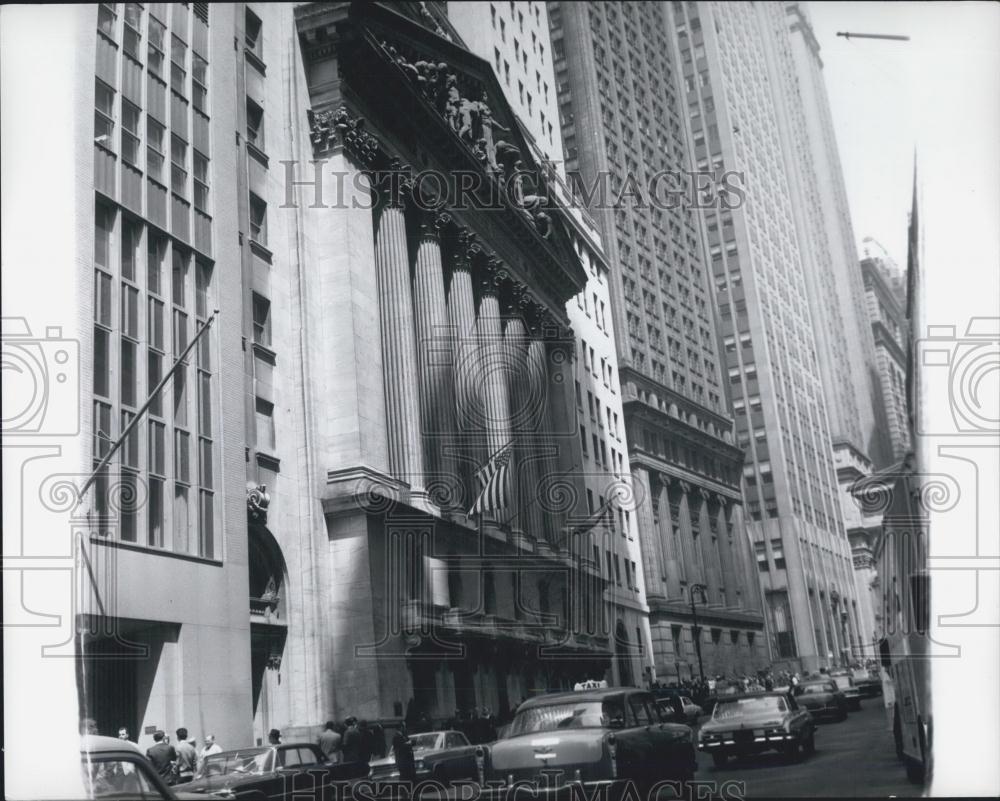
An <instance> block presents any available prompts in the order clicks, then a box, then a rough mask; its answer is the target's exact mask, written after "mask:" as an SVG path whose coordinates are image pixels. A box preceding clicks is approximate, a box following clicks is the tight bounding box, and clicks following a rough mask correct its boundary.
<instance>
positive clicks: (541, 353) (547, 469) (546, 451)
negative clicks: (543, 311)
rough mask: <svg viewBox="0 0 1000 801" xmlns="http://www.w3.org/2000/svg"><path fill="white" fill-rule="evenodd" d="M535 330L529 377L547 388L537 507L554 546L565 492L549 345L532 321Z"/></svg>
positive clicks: (539, 438)
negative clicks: (554, 420)
mask: <svg viewBox="0 0 1000 801" xmlns="http://www.w3.org/2000/svg"><path fill="white" fill-rule="evenodd" d="M532 329H533V330H532V332H531V338H530V339H529V340H528V353H527V365H528V375H529V376H531V380H532V381H537V382H538V385H539V386H540V387H543V390H542V392H541V395H540V397H539V399H538V403H539V407H540V408H539V419H538V427H537V433H536V436H535V441H534V447H535V455H536V457H537V461H536V463H535V470H536V476H537V478H538V486H537V488H536V489H535V492H536V493H537V494H538V496H539V500H538V501H537V503H535V504H534V506H535V507H536V508H537V511H538V514H539V516H540V518H541V526H542V528H541V531H542V532H543V533H544V536H545V540H546V541H547V542H550V543H554V542H556V540H557V539H558V536H559V530H560V527H561V520H562V519H563V518H564V513H563V512H558V511H556V510H555V509H553V506H554V505H558V503H559V500H561V497H562V496H563V495H564V494H565V493H563V492H562V491H561V490H560V489H559V487H558V481H559V479H560V476H559V468H558V466H557V462H556V456H555V454H556V446H555V442H554V438H553V437H552V424H551V421H550V416H549V406H550V399H549V392H550V391H551V387H550V383H549V374H548V356H547V354H546V352H545V343H544V342H543V341H542V340H541V339H540V338H539V331H538V327H537V320H535V321H532Z"/></svg>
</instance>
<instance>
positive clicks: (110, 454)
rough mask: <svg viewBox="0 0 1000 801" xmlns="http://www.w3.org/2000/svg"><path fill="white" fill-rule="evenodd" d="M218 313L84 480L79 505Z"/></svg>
mask: <svg viewBox="0 0 1000 801" xmlns="http://www.w3.org/2000/svg"><path fill="white" fill-rule="evenodd" d="M218 313H219V310H218V309H216V310H215V311H213V312H212V316H211V317H209V318H208V319H207V320H205V322H204V323H202V325H201V328H200V329H198V333H197V334H195V335H194V338H193V339H192V340H191V341H190V342H189V343H188V346H187V347H186V348H184V352H183V353H182V354H181V355H180V356H178V357H177V361H175V362H174V365H173V367H171V368H170V369H169V370H168V371H167V374H166V375H165V376H163V378H161V379H160V383H158V384H157V385H156V388H155V389H154V390H153V391H152V392H151V393H150V395H149V397H148V398H146V402H145V403H144V404H142V408H140V409H139V411H137V412H136V413H135V415H134V416H133V417H132V419H131V421H129V424H128V425H127V426H125V430H124V431H122V433H121V436H119V437H118V439H117V440H116V441H115V443H114V445H112V446H111V450H109V451H108V452H107V454H106V455H105V457H104V458H103V459H101V462H100V464H98V465H97V467H95V468H94V471H93V472H92V473H91V474H90V476H89V477H88V478H87V480H86V481H85V482H84V484H83V487H82V488H81V490H80V495H79V497H78V498H77V504H78V505H79V504H81V503H83V499H84V498H85V497H86V495H87V490H89V489H90V488H91V486H92V485H93V483H94V482H95V481H96V480H97V476H98V475H99V474H100V472H101V471H102V470H103V469H104V468H105V467H107V465H108V462H110V461H111V457H113V456H114V455H115V453H116V452H117V451H118V449H119V448H120V447H121V446H122V444H123V443H124V442H125V439H126V438H127V437H128V435H129V434H131V433H132V429H134V428H135V427H136V426H137V425H138V424H139V421H140V420H141V419H142V416H143V415H144V414H145V413H146V410H147V409H148V408H149V407H150V405H151V404H152V403H153V400H154V399H155V398H156V396H157V395H159V394H160V392H161V391H162V390H163V387H164V386H166V383H167V381H168V380H170V378H171V377H172V376H173V374H174V373H175V372H176V370H177V368H178V367H180V365H182V364H183V363H184V360H185V359H186V358H187V357H188V354H189V353H190V352H191V351H192V350H193V349H194V346H195V345H196V344H198V340H199V339H201V335H202V334H204V333H205V332H206V331H207V330H208V327H209V326H210V325H211V324H212V322H213V321H214V320H215V316H216V315H217V314H218Z"/></svg>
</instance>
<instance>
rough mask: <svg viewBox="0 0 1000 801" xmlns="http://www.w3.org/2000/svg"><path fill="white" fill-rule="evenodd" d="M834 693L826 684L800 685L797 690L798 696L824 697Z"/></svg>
mask: <svg viewBox="0 0 1000 801" xmlns="http://www.w3.org/2000/svg"><path fill="white" fill-rule="evenodd" d="M829 692H833V688H832V687H831V686H830V685H829V684H826V683H823V684H800V685H799V686H798V687H796V688H795V694H796V695H822V694H823V693H829Z"/></svg>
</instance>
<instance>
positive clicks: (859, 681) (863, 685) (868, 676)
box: [851, 668, 882, 698]
mask: <svg viewBox="0 0 1000 801" xmlns="http://www.w3.org/2000/svg"><path fill="white" fill-rule="evenodd" d="M851 678H853V679H854V686H855V687H857V688H858V692H859V693H861V697H862V698H877V697H878V696H880V695H881V694H882V677H881V676H879V675H878V672H877V671H874V670H873V671H868V670H864V669H863V668H861V669H858V670H855V671H854V672H853V673H852V674H851Z"/></svg>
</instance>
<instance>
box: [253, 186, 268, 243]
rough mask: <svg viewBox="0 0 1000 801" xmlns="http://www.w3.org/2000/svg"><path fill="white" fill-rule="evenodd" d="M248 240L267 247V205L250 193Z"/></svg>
mask: <svg viewBox="0 0 1000 801" xmlns="http://www.w3.org/2000/svg"><path fill="white" fill-rule="evenodd" d="M250 238H251V239H252V240H253V241H254V242H256V243H257V244H259V245H267V203H265V202H264V201H263V200H261V199H260V198H259V197H257V196H256V195H255V194H254V193H253V192H251V193H250Z"/></svg>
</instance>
